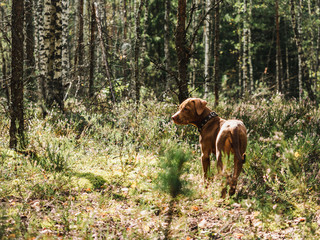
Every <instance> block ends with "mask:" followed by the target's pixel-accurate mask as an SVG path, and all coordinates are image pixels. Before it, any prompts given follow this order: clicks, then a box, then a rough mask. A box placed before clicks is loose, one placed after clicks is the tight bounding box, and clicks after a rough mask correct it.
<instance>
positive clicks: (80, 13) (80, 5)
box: [74, 0, 84, 96]
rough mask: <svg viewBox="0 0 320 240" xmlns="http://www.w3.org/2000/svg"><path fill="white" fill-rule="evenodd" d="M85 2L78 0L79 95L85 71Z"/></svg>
mask: <svg viewBox="0 0 320 240" xmlns="http://www.w3.org/2000/svg"><path fill="white" fill-rule="evenodd" d="M83 4H84V0H79V1H78V24H79V25H78V26H79V27H78V39H77V41H78V43H77V44H78V45H77V49H76V55H75V62H74V65H75V71H76V74H75V77H76V79H77V86H76V93H75V95H76V96H77V94H78V91H81V93H82V90H81V89H80V88H81V83H82V73H83V54H84V43H83V23H84V20H83Z"/></svg>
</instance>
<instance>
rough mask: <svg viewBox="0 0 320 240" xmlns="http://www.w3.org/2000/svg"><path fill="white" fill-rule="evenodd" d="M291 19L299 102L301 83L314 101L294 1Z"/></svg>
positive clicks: (299, 8) (299, 10) (291, 3)
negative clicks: (296, 54)
mask: <svg viewBox="0 0 320 240" xmlns="http://www.w3.org/2000/svg"><path fill="white" fill-rule="evenodd" d="M290 5H291V19H292V27H293V33H294V39H295V42H296V45H297V48H298V71H299V73H298V82H299V101H302V83H303V82H304V85H305V87H306V90H307V92H308V96H309V98H310V100H311V101H314V100H315V95H314V93H313V91H312V88H311V83H310V77H309V72H308V67H307V64H306V60H305V56H304V54H303V48H302V39H301V36H302V30H301V6H300V4H298V14H297V17H296V13H295V3H294V0H291V2H290Z"/></svg>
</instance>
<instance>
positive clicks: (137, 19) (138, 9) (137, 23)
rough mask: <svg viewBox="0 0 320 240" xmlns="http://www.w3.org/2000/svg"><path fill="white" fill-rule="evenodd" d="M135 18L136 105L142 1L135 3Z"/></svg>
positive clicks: (137, 97)
mask: <svg viewBox="0 0 320 240" xmlns="http://www.w3.org/2000/svg"><path fill="white" fill-rule="evenodd" d="M136 4H137V5H138V6H137V5H136V17H135V35H136V36H135V44H134V82H135V93H136V96H135V97H136V99H135V100H136V103H137V104H138V103H139V101H140V88H141V81H140V78H139V57H140V43H141V32H140V19H141V12H142V7H143V4H144V0H140V3H138V2H136Z"/></svg>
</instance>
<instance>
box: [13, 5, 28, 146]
mask: <svg viewBox="0 0 320 240" xmlns="http://www.w3.org/2000/svg"><path fill="white" fill-rule="evenodd" d="M23 21H24V0H13V1H12V21H11V33H12V48H11V51H12V52H11V54H12V55H11V57H12V63H11V66H12V73H11V75H12V78H11V84H10V87H11V103H12V104H11V109H10V115H11V124H10V131H9V132H10V143H9V146H10V148H13V149H17V147H18V146H19V147H21V148H24V147H25V139H24V112H23V59H24V50H23V41H24V35H23Z"/></svg>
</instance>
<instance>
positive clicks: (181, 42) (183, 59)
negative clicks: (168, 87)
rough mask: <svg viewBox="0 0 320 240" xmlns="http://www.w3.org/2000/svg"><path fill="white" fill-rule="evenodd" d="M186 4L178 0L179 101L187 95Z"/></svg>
mask: <svg viewBox="0 0 320 240" xmlns="http://www.w3.org/2000/svg"><path fill="white" fill-rule="evenodd" d="M186 5H187V3H186V0H178V22H177V28H176V51H177V57H178V82H177V84H178V89H179V93H178V98H179V102H180V103H181V102H183V101H184V100H185V99H187V98H188V97H189V92H188V80H187V67H188V59H189V52H188V49H187V48H186V7H187V6H186Z"/></svg>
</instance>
